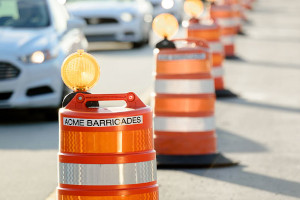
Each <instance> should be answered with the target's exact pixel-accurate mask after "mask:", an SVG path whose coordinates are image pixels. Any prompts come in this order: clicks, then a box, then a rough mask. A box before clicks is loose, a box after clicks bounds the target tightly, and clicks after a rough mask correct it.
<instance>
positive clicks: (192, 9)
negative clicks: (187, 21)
mask: <svg viewBox="0 0 300 200" xmlns="http://www.w3.org/2000/svg"><path fill="white" fill-rule="evenodd" d="M184 11H185V13H186V14H188V15H189V16H191V17H199V16H200V15H201V14H202V12H203V11H204V7H203V3H202V1H200V0H186V1H185V2H184Z"/></svg>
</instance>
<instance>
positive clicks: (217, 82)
mask: <svg viewBox="0 0 300 200" xmlns="http://www.w3.org/2000/svg"><path fill="white" fill-rule="evenodd" d="M214 80H215V89H216V90H224V80H223V77H217V78H215V79H214Z"/></svg>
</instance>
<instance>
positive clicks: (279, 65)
mask: <svg viewBox="0 0 300 200" xmlns="http://www.w3.org/2000/svg"><path fill="white" fill-rule="evenodd" d="M244 62H247V63H248V64H251V65H257V66H263V67H277V68H280V69H282V70H286V69H287V68H289V69H300V65H297V64H291V63H278V62H269V61H251V60H247V61H246V60H245V61H244Z"/></svg>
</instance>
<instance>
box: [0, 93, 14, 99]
mask: <svg viewBox="0 0 300 200" xmlns="http://www.w3.org/2000/svg"><path fill="white" fill-rule="evenodd" d="M11 95H12V92H4V93H0V100H8V99H9V98H10V97H11Z"/></svg>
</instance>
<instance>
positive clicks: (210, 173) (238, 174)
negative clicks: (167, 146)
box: [182, 166, 300, 198]
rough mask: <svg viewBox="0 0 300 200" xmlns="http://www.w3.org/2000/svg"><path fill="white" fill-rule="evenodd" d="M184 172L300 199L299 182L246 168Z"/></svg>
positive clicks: (189, 170)
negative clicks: (249, 170) (250, 170)
mask: <svg viewBox="0 0 300 200" xmlns="http://www.w3.org/2000/svg"><path fill="white" fill-rule="evenodd" d="M227 170H229V171H230V172H228V171H227ZM232 170H234V172H232ZM182 171H184V172H187V173H190V174H195V175H198V176H203V177H207V178H212V179H216V180H220V181H224V182H228V183H233V184H237V185H243V186H246V187H251V188H255V189H258V190H264V191H268V192H272V193H275V194H281V195H286V196H291V197H298V198H299V197H300V190H299V188H300V183H299V182H295V181H289V180H284V179H279V178H275V177H270V176H267V175H263V174H256V173H253V172H248V171H245V170H244V166H236V167H231V168H222V169H208V170H196V169H186V170H182ZM233 174H234V175H233ZM250 196H251V195H250Z"/></svg>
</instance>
